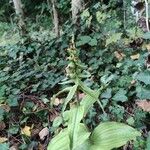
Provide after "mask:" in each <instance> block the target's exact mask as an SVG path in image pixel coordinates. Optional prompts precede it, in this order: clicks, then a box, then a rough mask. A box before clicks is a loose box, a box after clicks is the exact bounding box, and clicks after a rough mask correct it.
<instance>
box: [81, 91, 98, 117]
mask: <svg viewBox="0 0 150 150" xmlns="http://www.w3.org/2000/svg"><path fill="white" fill-rule="evenodd" d="M93 94H94V97H92V96H91V95H89V94H87V95H86V96H84V98H83V99H82V101H81V103H80V104H81V105H82V106H83V107H84V114H85V115H86V113H87V112H88V110H89V108H91V107H92V106H93V104H94V103H95V102H96V101H97V100H98V96H99V91H93Z"/></svg>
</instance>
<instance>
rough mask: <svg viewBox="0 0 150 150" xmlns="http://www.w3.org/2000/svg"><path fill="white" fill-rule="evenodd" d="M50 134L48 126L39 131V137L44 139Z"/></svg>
mask: <svg viewBox="0 0 150 150" xmlns="http://www.w3.org/2000/svg"><path fill="white" fill-rule="evenodd" d="M48 134H49V130H48V128H47V127H45V128H43V129H42V130H41V131H40V132H39V137H40V139H41V140H42V141H43V140H44V139H45V137H46V136H47V135H48Z"/></svg>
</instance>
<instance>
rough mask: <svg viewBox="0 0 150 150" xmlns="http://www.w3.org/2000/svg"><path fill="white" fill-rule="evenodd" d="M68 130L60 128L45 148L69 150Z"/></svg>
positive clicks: (49, 149) (48, 149)
mask: <svg viewBox="0 0 150 150" xmlns="http://www.w3.org/2000/svg"><path fill="white" fill-rule="evenodd" d="M69 144H70V140H69V134H68V130H67V129H64V130H62V131H61V132H60V133H59V134H58V135H56V136H55V137H54V138H53V139H52V140H51V141H50V143H49V145H48V148H47V150H70V146H69Z"/></svg>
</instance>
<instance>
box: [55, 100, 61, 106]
mask: <svg viewBox="0 0 150 150" xmlns="http://www.w3.org/2000/svg"><path fill="white" fill-rule="evenodd" d="M59 104H62V99H59V98H55V100H54V105H55V106H58V105H59Z"/></svg>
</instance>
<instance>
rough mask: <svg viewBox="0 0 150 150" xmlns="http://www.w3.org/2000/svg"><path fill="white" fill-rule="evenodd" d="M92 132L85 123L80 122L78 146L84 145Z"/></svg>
mask: <svg viewBox="0 0 150 150" xmlns="http://www.w3.org/2000/svg"><path fill="white" fill-rule="evenodd" d="M90 134H91V133H90V132H89V131H88V129H87V128H86V127H85V125H84V124H81V123H80V124H79V130H78V139H77V144H76V147H78V146H80V145H82V144H83V143H84V142H85V141H86V140H87V139H88V138H89V136H90Z"/></svg>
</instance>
